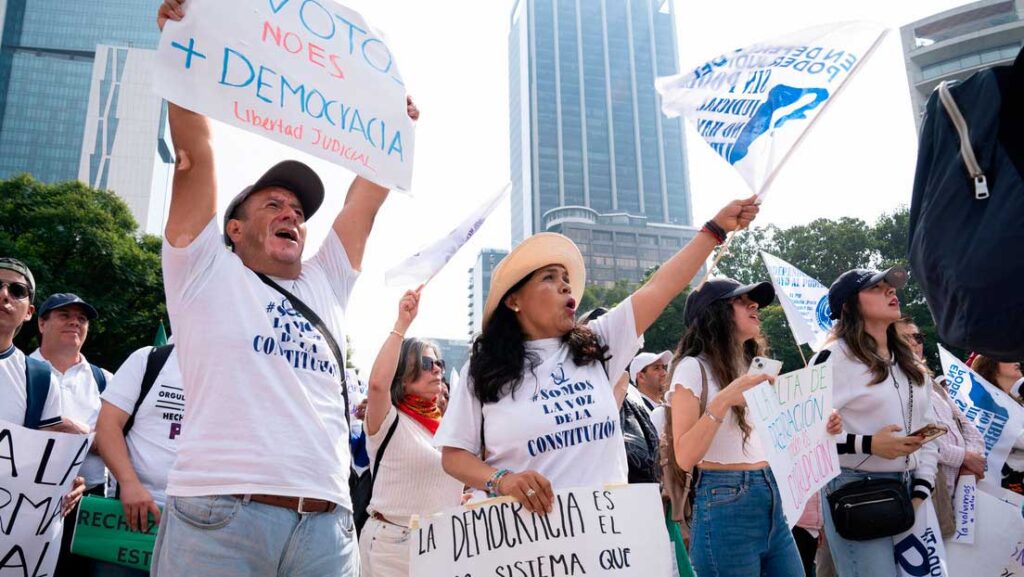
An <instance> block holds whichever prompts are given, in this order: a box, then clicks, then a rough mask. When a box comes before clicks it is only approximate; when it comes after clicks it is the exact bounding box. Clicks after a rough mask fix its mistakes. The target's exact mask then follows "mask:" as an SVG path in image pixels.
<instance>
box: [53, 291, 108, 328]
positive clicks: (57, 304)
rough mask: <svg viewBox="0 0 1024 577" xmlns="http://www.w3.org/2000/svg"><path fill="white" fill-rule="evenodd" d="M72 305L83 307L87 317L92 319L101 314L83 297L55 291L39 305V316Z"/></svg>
mask: <svg viewBox="0 0 1024 577" xmlns="http://www.w3.org/2000/svg"><path fill="white" fill-rule="evenodd" d="M71 305H78V306H80V307H82V310H84V311H85V317H86V318H87V319H89V320H90V321H91V320H95V319H96V318H97V317H99V316H100V315H99V313H97V312H96V309H94V308H93V306H92V305H91V304H89V303H87V302H85V301H83V300H82V297H80V296H78V295H76V294H72V293H54V294H52V295H50V296H49V298H47V299H46V300H45V301H43V304H41V305H39V316H43V315H45V314H46V313H48V312H50V311H52V310H54V309H60V308H64V307H67V306H71Z"/></svg>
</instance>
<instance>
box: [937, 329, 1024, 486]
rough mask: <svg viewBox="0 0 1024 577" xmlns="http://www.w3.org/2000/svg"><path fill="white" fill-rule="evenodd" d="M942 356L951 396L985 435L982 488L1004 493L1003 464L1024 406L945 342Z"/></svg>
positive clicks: (1023, 424)
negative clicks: (960, 356)
mask: <svg viewBox="0 0 1024 577" xmlns="http://www.w3.org/2000/svg"><path fill="white" fill-rule="evenodd" d="M939 358H940V359H941V360H942V370H943V372H944V373H945V374H946V384H947V386H948V387H949V396H950V397H951V398H952V399H953V402H954V403H956V406H957V407H959V409H960V410H961V411H962V412H963V413H964V415H965V416H966V417H967V419H968V420H969V421H971V422H972V423H974V426H975V427H976V428H977V429H978V431H979V432H980V433H981V436H982V438H984V439H985V478H984V479H982V480H980V481H978V488H979V489H981V490H982V491H988V492H989V493H991V494H993V495H1000V494H1002V492H1003V488H1002V486H1001V477H1002V471H1003V464H1004V463H1006V457H1007V455H1009V454H1010V450H1011V449H1013V444H1014V443H1015V442H1016V441H1017V437H1019V436H1020V434H1021V430H1022V429H1024V407H1021V406H1020V405H1019V404H1017V401H1015V400H1013V399H1012V398H1011V397H1010V396H1009V395H1007V394H1006V393H1004V392H1003V391H1002V390H1001V389H1000V388H999V387H997V386H995V385H993V384H991V383H989V382H988V381H986V380H985V379H983V378H981V376H980V375H979V374H978V373H976V372H974V371H973V370H971V369H970V368H968V367H967V365H965V364H964V363H963V362H962V361H961V360H960V359H958V358H956V357H955V356H953V355H952V354H950V352H949V351H947V350H946V349H944V348H942V346H941V345H940V346H939Z"/></svg>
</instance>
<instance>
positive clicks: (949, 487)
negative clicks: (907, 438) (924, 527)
mask: <svg viewBox="0 0 1024 577" xmlns="http://www.w3.org/2000/svg"><path fill="white" fill-rule="evenodd" d="M896 332H897V333H898V334H899V335H900V337H901V338H903V340H904V341H906V343H907V344H908V345H909V346H910V350H912V351H913V352H914V355H915V356H916V357H917V359H918V360H919V361H921V364H922V365H923V366H927V365H925V358H924V335H923V334H922V333H921V329H919V328H917V324H915V323H914V319H913V318H911V317H910V316H909V315H904V316H902V317H901V318H900V320H899V322H898V323H897V324H896ZM945 380H946V379H945V378H941V379H932V391H931V398H932V399H931V400H932V410H933V411H935V422H936V423H939V424H942V425H945V426H946V428H947V429H949V432H948V433H946V434H945V435H943V436H941V437H939V438H937V439H935V443H936V445H937V446H938V449H939V469H938V472H937V477H936V478H937V479H939V480H940V481H941V483H938V482H937V483H936V484H935V490H936V497H938V492H939V489H942V490H943V491H944V492H943V503H942V504H941V505H940V504H939V503H938V502H937V501H938V499H937V498H936V499H935V501H936V505H935V511H936V513H937V514H939V515H945V516H949V515H952V513H953V509H952V503H953V495H954V491H955V489H956V482H957V478H958V477H959V476H960V474H961V473H965V474H969V475H974V476H975V477H977V478H978V479H981V478H983V477H984V476H985V440H984V439H983V438H982V437H981V433H979V432H978V429H976V428H975V427H974V425H973V424H971V422H970V421H969V420H967V417H966V416H964V414H963V412H962V411H961V410H960V409H959V408H958V407H957V406H956V403H954V402H953V399H951V398H950V397H949V393H947V392H946V389H945V387H944V383H945ZM947 499H948V500H949V507H946V503H945V500H947ZM940 510H941V511H943V512H942V513H940Z"/></svg>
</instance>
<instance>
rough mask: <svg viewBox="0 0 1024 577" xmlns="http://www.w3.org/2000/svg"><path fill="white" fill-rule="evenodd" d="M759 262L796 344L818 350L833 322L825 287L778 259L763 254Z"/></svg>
mask: <svg viewBox="0 0 1024 577" xmlns="http://www.w3.org/2000/svg"><path fill="white" fill-rule="evenodd" d="M761 259H762V260H763V261H764V266H765V268H767V269H768V276H769V277H771V279H772V285H774V286H775V295H776V296H777V297H779V302H780V303H782V310H783V311H785V313H786V320H787V321H789V328H790V329H792V330H793V336H794V337H795V338H796V342H797V343H799V344H801V345H810V347H811V349H813V350H814V351H819V350H821V347H822V345H824V344H825V339H826V338H827V337H828V332H829V330H830V329H831V328H832V322H833V321H832V319H831V318H829V315H830V314H831V310H832V309H830V308H829V307H828V287H826V286H825V285H823V284H821V283H820V282H818V281H817V280H815V279H814V278H811V277H810V276H808V275H807V274H805V273H804V272H803V271H801V270H800V269H798V268H796V267H795V266H793V265H791V264H789V263H788V262H786V261H784V260H782V259H781V258H778V257H775V256H772V255H770V254H768V253H766V252H762V253H761Z"/></svg>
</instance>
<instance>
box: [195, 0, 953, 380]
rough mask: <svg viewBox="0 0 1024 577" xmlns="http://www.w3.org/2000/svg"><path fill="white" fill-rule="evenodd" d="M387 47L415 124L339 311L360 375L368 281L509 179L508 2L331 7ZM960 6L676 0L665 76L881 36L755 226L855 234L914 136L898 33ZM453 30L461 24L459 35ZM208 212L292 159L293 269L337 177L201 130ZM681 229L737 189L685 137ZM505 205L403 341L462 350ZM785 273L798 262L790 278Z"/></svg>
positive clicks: (333, 198) (378, 282)
mask: <svg viewBox="0 0 1024 577" xmlns="http://www.w3.org/2000/svg"><path fill="white" fill-rule="evenodd" d="M345 4H346V5H347V6H349V7H351V8H353V9H355V10H358V11H360V12H361V13H362V14H363V15H364V16H366V17H367V19H368V20H369V21H370V22H372V23H373V24H374V25H375V26H376V27H378V28H379V29H380V30H382V31H383V32H384V33H385V34H386V35H387V38H388V43H389V47H390V48H391V51H392V52H393V53H394V54H395V57H396V59H397V62H398V64H399V66H400V68H401V72H402V76H403V78H404V80H405V84H406V86H407V87H408V88H409V91H410V93H411V94H412V95H413V97H414V98H415V99H416V102H417V104H418V105H419V107H420V109H421V110H422V118H421V120H420V122H419V125H418V127H417V131H416V157H415V169H414V175H413V190H412V196H407V195H403V194H400V193H392V194H391V198H389V199H388V201H387V203H386V204H385V206H384V208H383V209H382V211H381V213H380V215H379V217H378V219H377V223H376V226H375V228H374V231H373V234H372V235H371V237H370V243H369V246H368V248H367V252H366V257H365V259H364V262H363V272H362V276H361V279H360V281H359V283H358V284H357V285H356V288H355V290H354V292H353V294H352V300H351V302H350V306H349V311H348V322H349V338H350V339H351V340H352V344H353V347H354V350H355V355H354V361H355V363H356V365H357V366H358V367H359V368H360V369H361V371H362V374H363V376H364V377H365V375H366V373H367V372H368V371H369V369H370V366H371V364H372V363H373V359H374V357H375V356H376V353H377V350H378V347H379V346H380V344H381V342H382V341H383V339H384V338H385V336H386V335H387V333H388V331H389V330H390V329H391V326H392V324H393V322H394V318H395V316H396V311H397V303H398V299H399V297H400V296H401V293H402V290H401V289H398V288H391V287H387V286H385V285H384V272H385V271H386V270H387V269H388V268H390V267H391V266H392V265H394V264H396V263H398V262H399V261H401V260H402V259H404V258H405V257H407V256H409V254H411V253H412V252H415V251H416V250H417V249H418V248H420V247H421V246H422V245H424V244H427V243H429V242H430V241H432V240H433V239H435V238H437V237H438V236H440V235H443V234H445V233H446V232H447V231H448V230H450V229H451V228H452V227H453V226H454V225H455V224H456V223H457V222H459V221H460V220H461V219H462V218H463V217H464V216H465V215H466V214H467V213H468V212H469V211H471V210H472V209H473V208H474V207H475V206H476V205H477V204H479V203H480V202H481V201H482V200H483V198H484V197H485V196H489V195H490V194H492V193H493V192H494V191H495V190H497V189H498V188H500V187H502V186H504V185H505V183H507V182H508V180H509V168H508V167H509V159H508V147H509V142H508V71H507V62H508V29H509V11H510V10H511V7H512V0H434V1H432V2H423V1H422V0H418V1H413V0H373V1H370V0H362V1H354V2H346V3H345ZM962 4H965V2H963V1H961V0H929V1H922V0H860V1H859V2H822V1H820V0H816V1H809V0H772V1H771V2H757V1H754V0H746V1H738V0H715V1H713V2H712V1H710V0H705V1H701V2H696V1H693V0H676V2H675V10H676V27H677V34H678V39H679V61H680V66H681V69H683V70H686V69H688V68H690V67H691V66H694V65H697V64H700V63H701V62H703V61H705V60H707V59H708V58H711V57H713V56H715V55H717V54H720V53H722V52H725V51H727V50H731V49H733V48H738V47H742V46H746V45H749V44H752V43H754V42H756V41H759V40H764V39H769V38H773V37H775V36H780V35H783V34H786V33H788V32H792V31H794V30H798V29H800V28H805V27H808V26H812V25H815V24H821V23H827V22H838V21H844V20H860V19H866V20H874V21H877V22H881V23H883V24H885V25H887V26H889V27H890V28H891V31H890V33H889V36H888V38H886V39H885V41H884V42H883V43H882V45H881V46H880V47H879V49H878V50H877V52H876V53H875V56H874V57H873V58H872V59H871V60H869V61H868V62H866V63H865V64H864V65H863V66H862V67H861V69H860V72H859V74H858V75H857V76H856V77H855V78H853V80H852V81H851V83H850V84H849V85H848V87H847V88H846V89H844V91H843V93H842V94H841V95H840V96H841V97H840V98H838V99H837V100H836V101H835V102H834V103H833V104H832V105H830V107H829V109H828V111H827V113H826V114H825V115H823V116H822V117H821V118H820V119H819V121H818V122H817V123H816V125H815V129H814V131H813V132H812V133H811V134H809V135H808V137H807V138H805V140H804V142H803V143H802V145H801V147H800V149H799V150H798V151H797V152H796V153H795V154H794V155H793V156H792V157H791V158H790V160H789V162H788V164H787V165H786V167H785V168H784V169H783V170H782V171H781V172H780V174H779V175H778V177H777V178H776V180H775V182H774V184H773V186H772V190H771V194H770V195H769V197H768V198H767V200H766V202H765V204H764V206H763V207H762V212H761V216H760V218H759V219H758V221H757V223H756V224H760V225H764V224H768V223H775V224H777V225H779V226H783V227H785V226H791V225H796V224H802V223H806V222H809V221H811V220H813V219H815V218H819V217H830V218H831V217H839V216H853V217H858V218H862V219H865V220H868V221H871V220H873V219H875V218H876V217H877V216H879V215H880V214H882V213H885V212H888V211H892V210H893V209H895V208H897V207H898V206H900V205H904V204H909V202H910V189H911V185H912V182H913V173H914V162H915V158H916V148H917V144H916V135H915V128H914V121H913V112H912V111H911V105H910V96H909V92H908V90H909V89H908V85H907V80H906V72H905V69H904V64H903V53H902V50H901V48H900V41H899V27H900V26H902V25H904V24H906V23H908V22H911V21H913V20H917V19H919V18H923V17H925V16H929V15H931V14H934V13H936V12H940V11H943V10H947V9H949V8H953V7H956V6H959V5H962ZM467 24H468V25H467ZM214 140H215V143H214V146H215V149H216V155H217V170H218V179H219V186H220V191H221V193H220V198H219V201H220V208H221V210H223V208H224V207H225V206H226V205H227V202H228V201H229V200H230V197H231V196H233V194H234V192H235V191H237V190H239V189H241V188H242V187H243V186H245V185H246V184H249V183H251V182H252V181H253V180H255V179H256V178H257V177H258V176H259V174H260V173H261V172H262V171H263V170H265V169H266V168H267V167H269V166H270V165H271V164H273V163H274V162H277V161H278V160H282V159H285V158H297V159H299V160H302V161H304V162H307V163H308V164H310V165H311V166H313V168H315V169H316V170H317V171H318V172H319V173H320V175H321V177H323V179H324V182H325V183H326V184H327V188H328V197H327V199H326V201H325V203H324V208H323V209H321V211H320V212H319V213H318V214H317V215H316V216H315V217H314V218H313V219H312V221H311V222H310V223H309V240H308V242H307V247H306V254H307V256H308V255H310V254H312V251H314V250H315V249H316V248H317V247H318V246H319V245H320V243H321V242H322V240H323V238H324V236H325V235H326V234H327V231H328V229H329V227H330V223H331V221H332V220H333V215H334V214H336V213H337V211H338V210H339V209H340V207H341V204H342V201H343V200H344V195H345V191H346V190H347V188H348V184H349V182H350V181H351V179H352V174H351V173H349V172H347V171H345V170H343V169H341V168H339V167H337V166H334V165H331V164H328V163H327V162H325V161H322V160H319V159H317V158H314V157H311V156H308V155H305V154H302V153H300V152H297V151H295V150H293V149H289V148H286V147H284V146H282V145H278V144H275V143H273V142H271V141H269V140H266V139H263V138H257V137H254V136H252V135H250V134H249V133H245V132H242V131H240V130H237V129H234V128H231V127H228V126H226V125H223V124H219V123H215V128H214ZM687 147H688V164H689V170H690V192H691V195H692V203H693V208H694V215H695V216H694V220H695V223H700V222H703V221H704V220H707V219H708V218H710V217H711V216H713V215H714V213H715V211H716V210H717V208H719V207H720V206H721V205H723V204H724V203H726V202H727V201H728V200H730V199H732V198H737V197H741V196H746V195H748V194H749V191H748V189H747V188H746V184H745V183H744V182H743V180H742V179H740V178H739V176H738V175H737V174H736V173H735V172H734V171H733V170H732V168H731V167H730V166H729V165H728V164H726V163H725V162H724V161H723V160H722V159H721V158H719V157H718V156H717V155H715V154H714V153H713V152H712V151H711V150H710V148H708V147H707V145H705V144H704V142H703V141H702V140H701V139H700V137H699V136H698V135H697V134H696V132H694V131H693V129H692V128H691V127H689V126H687ZM508 245H509V208H508V202H507V201H506V202H505V203H504V205H503V206H500V207H499V208H498V209H497V210H496V211H495V213H494V215H493V216H492V217H491V219H490V220H489V221H488V222H487V223H486V224H485V225H484V227H483V228H482V229H481V230H480V232H479V233H478V234H477V235H476V237H475V238H474V239H473V240H472V241H470V243H469V244H468V245H467V246H466V247H465V248H464V249H463V250H462V251H461V252H460V253H459V254H458V255H457V256H456V257H455V258H454V259H453V261H452V262H451V263H450V264H449V265H448V267H447V268H446V269H445V270H444V271H442V272H441V273H440V274H439V275H438V276H437V277H436V278H435V279H434V280H433V281H432V282H431V284H430V285H429V286H428V287H427V288H426V289H425V291H424V295H423V299H422V301H421V308H420V315H419V318H418V319H417V321H416V323H415V324H414V325H413V327H412V328H411V329H410V334H411V335H415V336H425V337H440V338H466V336H467V335H466V329H467V322H468V317H467V307H466V304H467V295H468V292H467V280H468V276H467V271H468V269H469V267H471V266H472V264H473V261H474V259H475V257H476V254H477V253H478V252H479V250H480V249H481V248H485V247H495V248H505V249H507V248H508ZM794 264H796V265H797V266H799V263H794Z"/></svg>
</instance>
